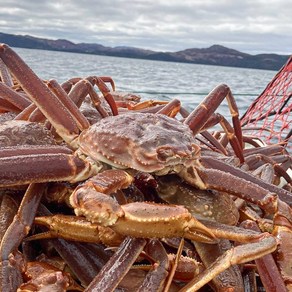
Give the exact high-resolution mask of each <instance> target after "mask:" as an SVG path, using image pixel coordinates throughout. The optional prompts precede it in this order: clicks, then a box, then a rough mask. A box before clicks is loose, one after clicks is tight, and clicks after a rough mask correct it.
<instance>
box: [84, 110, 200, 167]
mask: <svg viewBox="0 0 292 292" xmlns="http://www.w3.org/2000/svg"><path fill="white" fill-rule="evenodd" d="M79 146H80V149H81V151H82V152H83V153H85V154H86V155H88V156H89V157H91V158H92V159H94V160H97V161H103V162H105V163H107V164H110V165H112V166H114V167H117V168H133V169H136V170H140V171H144V172H159V171H162V170H163V171H166V172H168V171H170V170H171V169H173V168H175V167H177V166H181V165H187V164H188V162H191V161H192V160H193V159H194V158H196V157H197V156H198V151H199V147H198V146H197V145H196V144H195V142H194V136H193V133H192V132H191V130H190V129H189V127H188V126H187V125H184V124H183V123H181V122H179V121H177V120H175V119H173V118H169V117H167V116H165V115H160V114H150V113H127V114H121V115H118V116H110V117H106V118H104V119H102V120H101V121H100V122H99V123H97V124H94V125H92V126H91V127H90V128H89V129H88V130H86V131H83V133H82V134H81V135H80V138H79Z"/></svg>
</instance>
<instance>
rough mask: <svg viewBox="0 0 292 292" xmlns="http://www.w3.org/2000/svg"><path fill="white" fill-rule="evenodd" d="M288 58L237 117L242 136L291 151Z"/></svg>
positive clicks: (291, 65) (291, 69)
mask: <svg viewBox="0 0 292 292" xmlns="http://www.w3.org/2000/svg"><path fill="white" fill-rule="evenodd" d="M291 111H292V56H291V57H290V58H289V60H288V61H287V63H286V64H285V65H284V66H283V67H282V68H281V69H280V71H279V72H278V73H277V74H276V75H275V77H274V78H273V79H272V81H271V82H270V83H269V84H268V85H267V87H266V88H265V90H264V91H263V92H262V93H261V94H260V96H259V97H258V98H257V99H256V100H255V101H254V102H253V103H252V104H251V106H250V107H249V108H248V109H247V111H246V113H245V114H244V115H243V116H242V118H241V124H242V126H243V129H244V134H248V135H253V136H257V137H259V138H261V140H263V141H264V142H265V143H266V144H272V143H279V142H283V143H285V145H286V147H287V150H289V151H291V150H292V138H291V135H292V119H291Z"/></svg>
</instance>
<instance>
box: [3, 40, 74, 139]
mask: <svg viewBox="0 0 292 292" xmlns="http://www.w3.org/2000/svg"><path fill="white" fill-rule="evenodd" d="M0 58H2V60H3V62H4V63H5V64H6V66H7V67H8V68H9V70H10V71H11V73H12V74H13V75H14V77H15V78H16V79H17V80H18V82H19V83H20V84H21V85H22V87H23V89H24V90H25V92H26V93H27V94H28V96H29V97H30V98H31V100H32V101H33V102H34V103H35V104H36V105H37V107H38V108H39V109H40V110H41V111H42V113H43V114H44V115H45V116H46V118H48V119H49V121H50V122H51V123H52V125H53V127H54V128H55V129H56V130H57V133H58V134H59V135H60V136H61V137H62V138H64V140H65V141H69V142H71V141H72V140H74V139H75V138H76V137H77V136H78V133H79V129H78V127H77V124H76V122H75V119H74V117H73V116H72V114H71V113H70V112H69V110H68V109H67V108H66V107H65V106H64V105H63V103H62V102H61V101H60V100H59V99H58V98H57V97H56V96H55V95H54V94H53V93H52V92H51V90H50V89H49V88H48V87H47V86H46V85H45V84H44V83H43V82H42V80H41V79H39V78H38V77H37V75H36V74H35V73H34V72H33V71H32V70H31V69H30V68H29V66H28V65H26V63H25V62H24V61H23V60H22V59H21V58H20V57H19V56H18V55H17V54H16V53H15V52H14V51H13V50H12V49H11V48H10V47H9V46H7V45H5V44H1V45H0ZM71 102H72V101H71ZM72 104H73V102H72ZM72 106H75V105H72Z"/></svg>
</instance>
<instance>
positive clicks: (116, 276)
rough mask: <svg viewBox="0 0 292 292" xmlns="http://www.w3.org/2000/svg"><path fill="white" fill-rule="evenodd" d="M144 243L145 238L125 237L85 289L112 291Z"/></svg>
mask: <svg viewBox="0 0 292 292" xmlns="http://www.w3.org/2000/svg"><path fill="white" fill-rule="evenodd" d="M145 245H146V240H145V239H142V238H130V237H127V238H126V239H125V240H124V241H123V243H122V244H121V245H120V247H119V248H118V250H117V251H116V252H115V254H114V255H113V256H112V257H111V258H110V260H109V261H108V262H107V263H106V264H105V265H104V267H103V268H102V270H101V271H100V272H99V273H98V275H97V276H96V277H95V278H94V280H93V281H92V282H91V283H90V285H89V286H88V287H87V288H86V289H85V291H87V292H89V291H114V290H115V288H116V287H117V286H118V285H119V282H120V281H121V280H122V279H123V277H124V276H125V275H126V274H127V272H128V271H129V269H130V268H131V266H132V265H133V263H134V262H135V260H136V259H137V257H138V256H139V255H140V253H141V252H142V250H143V248H144V246H145Z"/></svg>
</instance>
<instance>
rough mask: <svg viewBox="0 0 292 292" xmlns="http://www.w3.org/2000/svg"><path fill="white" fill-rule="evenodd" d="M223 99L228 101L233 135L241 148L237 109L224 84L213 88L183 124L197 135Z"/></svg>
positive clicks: (228, 89)
mask: <svg viewBox="0 0 292 292" xmlns="http://www.w3.org/2000/svg"><path fill="white" fill-rule="evenodd" d="M225 97H226V99H227V101H228V106H229V109H230V112H231V115H232V121H233V126H234V131H235V135H236V137H237V139H238V141H239V143H240V146H241V148H242V145H243V143H242V132H241V126H240V121H239V118H238V117H239V114H238V108H237V105H236V102H235V100H234V97H233V95H232V93H231V90H230V88H229V87H228V86H227V85H225V84H220V85H218V86H217V87H215V88H214V89H213V90H212V91H211V92H210V93H209V94H208V95H207V96H206V97H205V99H204V100H203V101H202V102H201V103H200V104H199V106H198V107H197V108H196V109H195V110H194V111H193V112H192V113H191V114H190V115H189V116H188V117H187V119H186V120H185V124H187V125H189V127H190V128H191V130H192V131H193V132H194V134H195V135H196V134H197V133H199V132H200V130H201V129H202V128H203V126H204V125H205V123H206V122H207V121H208V118H210V117H211V116H212V114H213V113H214V112H215V110H216V109H217V108H218V106H219V105H220V104H221V102H222V101H223V99H224V98H225Z"/></svg>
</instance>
